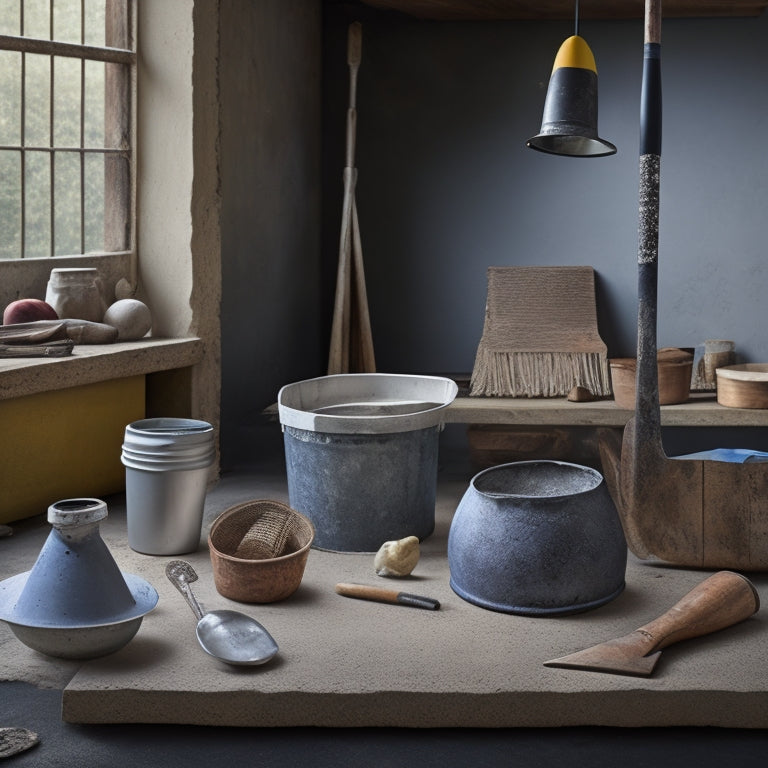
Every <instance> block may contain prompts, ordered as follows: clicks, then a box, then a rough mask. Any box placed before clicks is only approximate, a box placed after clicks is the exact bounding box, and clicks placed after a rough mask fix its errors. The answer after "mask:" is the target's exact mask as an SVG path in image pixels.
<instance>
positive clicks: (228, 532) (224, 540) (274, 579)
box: [208, 499, 315, 603]
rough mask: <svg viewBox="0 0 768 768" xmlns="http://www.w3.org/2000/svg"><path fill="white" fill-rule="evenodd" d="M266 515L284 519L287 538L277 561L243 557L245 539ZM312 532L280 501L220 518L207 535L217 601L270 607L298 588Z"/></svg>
mask: <svg viewBox="0 0 768 768" xmlns="http://www.w3.org/2000/svg"><path fill="white" fill-rule="evenodd" d="M266 514H269V515H271V516H272V517H275V516H276V515H277V516H283V517H284V519H285V521H286V525H287V528H288V535H287V539H286V543H285V548H284V549H283V551H282V552H283V553H282V554H281V555H280V556H278V557H269V556H267V557H262V558H252V557H242V556H238V555H237V554H236V553H237V552H238V549H240V548H241V544H242V543H243V540H244V538H245V537H246V535H247V534H248V533H249V531H252V530H253V528H254V525H257V524H258V523H259V520H261V519H262V518H263V517H264V516H265V515H266ZM314 538H315V528H314V526H313V525H312V522H311V521H310V520H309V518H307V517H305V516H304V515H302V514H301V513H300V512H297V511H296V510H295V509H292V508H291V507H289V506H288V505H287V504H283V503H282V502H280V501H270V500H266V499H255V500H252V501H246V502H243V503H242V504H238V505H236V506H234V507H230V508H229V509H227V510H225V511H224V512H222V513H221V514H220V515H219V516H218V517H217V518H216V520H214V522H213V525H211V530H210V533H209V534H208V549H209V551H210V555H211V565H212V566H213V580H214V583H215V585H216V590H217V591H218V592H219V594H220V595H223V596H224V597H228V598H229V599H230V600H237V601H239V602H241V603H274V602H277V601H278V600H285V598H287V597H290V596H291V595H292V594H293V593H294V592H295V591H296V590H297V589H298V588H299V584H301V580H302V578H303V576H304V568H305V566H306V564H307V558H308V557H309V549H310V547H311V546H312V542H313V540H314Z"/></svg>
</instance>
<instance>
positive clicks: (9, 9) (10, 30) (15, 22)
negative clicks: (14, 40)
mask: <svg viewBox="0 0 768 768" xmlns="http://www.w3.org/2000/svg"><path fill="white" fill-rule="evenodd" d="M19 7H20V5H19V0H4V2H1V3H0V35H18V34H20V32H21V16H20V15H19Z"/></svg>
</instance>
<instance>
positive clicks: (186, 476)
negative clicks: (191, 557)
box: [121, 418, 216, 555]
mask: <svg viewBox="0 0 768 768" xmlns="http://www.w3.org/2000/svg"><path fill="white" fill-rule="evenodd" d="M215 454H216V448H215V443H214V431H213V426H212V425H211V424H209V423H208V422H206V421H198V420H196V419H172V418H157V419H142V420H141V421H135V422H133V423H132V424H129V425H128V426H127V427H126V428H125V437H124V440H123V451H122V455H121V460H122V462H123V465H124V466H125V500H126V510H127V520H128V544H129V546H130V547H131V549H133V550H135V551H136V552H141V553H143V554H146V555H181V554H185V553H187V552H194V551H195V550H196V549H197V548H198V546H199V544H200V533H201V531H202V525H203V511H204V506H205V494H206V490H207V487H208V468H209V467H210V466H211V464H213V461H214V458H215Z"/></svg>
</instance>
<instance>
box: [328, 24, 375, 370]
mask: <svg viewBox="0 0 768 768" xmlns="http://www.w3.org/2000/svg"><path fill="white" fill-rule="evenodd" d="M361 59H362V27H361V25H360V23H359V22H353V23H352V24H350V25H349V32H348V37H347V64H348V65H349V108H348V109H347V145H346V157H345V167H344V197H343V201H342V215H341V234H340V238H339V264H338V271H337V274H336V296H335V302H334V311H333V323H332V326H331V344H330V350H329V353H328V373H329V374H334V373H348V372H350V371H352V370H354V371H356V372H364V373H370V372H373V371H375V361H374V357H373V340H372V337H371V326H370V316H369V310H368V297H367V294H366V289H365V274H364V270H363V251H362V241H361V237H360V224H359V222H358V218H357V205H356V202H355V186H356V184H357V170H356V169H355V142H356V131H357V73H358V70H359V68H360V61H361ZM353 291H354V294H353Z"/></svg>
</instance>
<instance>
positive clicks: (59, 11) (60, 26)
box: [53, 0, 82, 43]
mask: <svg viewBox="0 0 768 768" xmlns="http://www.w3.org/2000/svg"><path fill="white" fill-rule="evenodd" d="M81 38H82V30H81V28H80V3H79V2H73V0H53V39H54V40H60V41H61V42H63V43H80V42H81Z"/></svg>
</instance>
